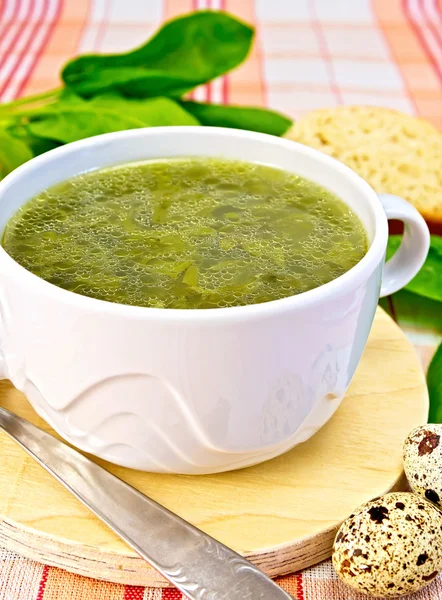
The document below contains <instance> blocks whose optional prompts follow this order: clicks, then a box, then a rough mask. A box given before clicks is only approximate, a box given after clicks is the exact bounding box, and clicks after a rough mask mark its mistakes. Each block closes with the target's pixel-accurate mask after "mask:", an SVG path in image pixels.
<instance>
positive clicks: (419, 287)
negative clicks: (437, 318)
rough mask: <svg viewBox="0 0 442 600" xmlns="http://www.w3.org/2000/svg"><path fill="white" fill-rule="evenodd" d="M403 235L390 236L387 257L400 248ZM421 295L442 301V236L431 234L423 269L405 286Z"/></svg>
mask: <svg viewBox="0 0 442 600" xmlns="http://www.w3.org/2000/svg"><path fill="white" fill-rule="evenodd" d="M401 239H402V236H400V235H391V236H390V237H389V238H388V247H387V258H390V257H391V256H393V254H394V253H395V252H396V250H397V249H398V248H399V245H400V243H401ZM405 289H406V290H409V291H410V292H414V293H415V294H418V295H419V296H424V297H425V298H431V299H432V300H437V301H438V302H442V237H440V236H437V235H432V236H431V241H430V250H429V252H428V256H427V259H426V261H425V264H424V265H423V267H422V269H421V270H420V271H419V273H418V274H417V275H416V277H415V278H414V279H413V280H412V281H410V283H409V284H408V285H407V286H406V287H405Z"/></svg>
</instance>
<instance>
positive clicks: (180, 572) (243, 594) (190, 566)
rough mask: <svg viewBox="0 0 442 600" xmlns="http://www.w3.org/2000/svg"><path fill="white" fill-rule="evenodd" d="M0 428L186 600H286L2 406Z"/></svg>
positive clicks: (234, 557)
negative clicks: (173, 586) (171, 584)
mask: <svg viewBox="0 0 442 600" xmlns="http://www.w3.org/2000/svg"><path fill="white" fill-rule="evenodd" d="M0 429H3V431H5V432H6V433H7V434H8V435H9V436H10V437H11V438H12V439H14V440H15V441H16V442H18V443H19V444H20V446H21V447H22V448H24V450H26V452H27V453H28V454H30V455H31V456H32V457H33V458H34V459H35V460H36V461H37V462H39V463H40V464H41V466H42V467H44V468H45V469H46V470H47V471H48V472H49V473H50V474H51V475H53V476H54V477H55V478H56V479H57V480H58V481H59V482H60V483H62V484H63V485H64V486H65V488H67V489H68V490H69V491H70V492H71V493H72V494H74V496H76V497H77V498H78V499H79V500H81V502H83V504H85V505H86V506H87V507H88V508H89V509H90V510H91V511H92V512H93V513H95V514H96V515H97V517H98V518H99V519H101V520H102V521H103V522H104V523H106V525H108V526H109V527H110V528H111V529H112V530H113V531H115V533H116V534H117V535H119V536H120V537H121V538H122V539H123V540H124V541H125V542H127V543H128V544H129V546H132V548H133V549H134V550H135V551H136V552H137V553H138V554H139V555H140V556H141V557H142V558H144V559H145V560H147V562H149V563H150V564H151V565H152V566H153V567H154V568H155V569H157V570H158V571H159V572H160V573H162V574H163V575H164V577H166V578H167V579H168V580H169V581H170V582H171V583H173V585H175V586H176V587H177V588H178V589H179V590H181V591H182V592H183V594H184V595H185V596H186V597H187V598H190V599H191V600H283V599H284V600H288V599H292V596H290V595H289V594H287V593H286V592H284V591H283V590H282V589H281V588H280V587H278V586H277V585H276V584H275V583H274V582H273V581H272V580H271V579H269V578H268V577H267V576H266V575H264V573H262V572H261V571H260V570H259V569H258V568H257V567H255V566H254V565H252V564H251V563H250V562H248V561H247V560H246V559H245V558H243V557H242V556H240V555H239V554H237V553H236V552H234V551H233V550H231V549H230V548H228V547H227V546H224V544H221V543H220V542H217V541H216V540H215V539H213V538H212V537H210V536H209V535H207V534H206V533H203V532H202V531H201V530H200V529H197V528H196V527H194V526H193V525H191V524H190V523H188V522H187V521H185V520H184V519H182V518H181V517H179V516H178V515H175V514H174V513H172V512H171V511H170V510H167V509H166V508H164V507H163V506H161V505H160V504H158V503H157V502H155V501H154V500H152V499H151V498H148V497H147V496H145V495H144V494H142V493H141V492H139V491H138V490H136V489H135V488H133V487H132V486H130V485H128V484H127V483H125V482H124V481H122V480H121V479H119V478H118V477H115V475H112V474H111V473H109V472H108V471H106V470H105V469H103V468H102V467H100V466H98V465H97V464H95V463H94V462H92V461H91V460H89V459H88V458H86V457H85V456H83V455H82V454H80V452H77V451H76V450H74V449H73V448H71V447H70V446H68V445H67V444H64V443H63V442H60V441H59V440H57V439H56V438H54V437H53V436H52V435H50V434H48V433H46V432H45V431H43V430H42V429H40V428H39V427H36V426H35V425H33V424H32V423H29V421H25V419H22V418H21V417H19V416H17V415H15V414H13V413H11V412H10V411H8V410H6V409H5V408H0ZM292 600H293V599H292Z"/></svg>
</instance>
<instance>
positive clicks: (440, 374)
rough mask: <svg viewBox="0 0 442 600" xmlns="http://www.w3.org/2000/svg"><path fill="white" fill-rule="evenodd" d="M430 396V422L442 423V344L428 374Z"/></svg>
mask: <svg viewBox="0 0 442 600" xmlns="http://www.w3.org/2000/svg"><path fill="white" fill-rule="evenodd" d="M427 384H428V393H429V396H430V413H429V415H428V421H429V423H442V344H441V345H440V346H439V348H438V349H437V350H436V354H435V355H434V356H433V360H432V361H431V363H430V366H429V368H428V374H427Z"/></svg>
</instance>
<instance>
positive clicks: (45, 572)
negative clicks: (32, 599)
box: [36, 565, 49, 600]
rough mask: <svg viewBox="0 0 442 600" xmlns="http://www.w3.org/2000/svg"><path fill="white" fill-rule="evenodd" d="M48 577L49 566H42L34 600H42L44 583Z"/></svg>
mask: <svg viewBox="0 0 442 600" xmlns="http://www.w3.org/2000/svg"><path fill="white" fill-rule="evenodd" d="M48 575H49V566H48V565H44V567H43V573H42V576H41V579H40V585H39V586H38V592H37V598H36V600H43V596H44V593H45V589H46V582H47V580H48Z"/></svg>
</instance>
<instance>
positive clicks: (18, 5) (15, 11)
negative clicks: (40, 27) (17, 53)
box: [0, 0, 29, 66]
mask: <svg viewBox="0 0 442 600" xmlns="http://www.w3.org/2000/svg"><path fill="white" fill-rule="evenodd" d="M24 1H25V2H26V0H24ZM11 2H13V3H14V4H13V6H14V9H13V13H12V16H11V19H10V21H9V24H8V27H7V29H6V30H5V32H2V38H4V37H6V34H7V33H8V32H9V30H10V29H11V27H12V25H13V24H14V23H15V22H16V21H17V19H18V15H19V13H20V9H21V0H17V1H16V2H14V0H11ZM5 6H6V0H5ZM27 6H28V13H29V3H28V4H27ZM28 13H26V14H25V15H24V17H25V18H24V19H23V20H22V22H21V24H20V27H17V30H16V32H15V34H14V37H13V38H12V40H11V41H10V42H9V45H8V46H7V47H6V48H5V49H4V52H3V56H4V57H5V58H6V57H7V56H8V55H9V54H10V53H11V52H12V50H13V49H14V46H15V44H16V43H17V41H18V40H19V38H20V36H21V34H22V33H23V29H24V28H25V27H26V17H27V16H28ZM2 62H4V60H1V57H0V66H1V64H2Z"/></svg>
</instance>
